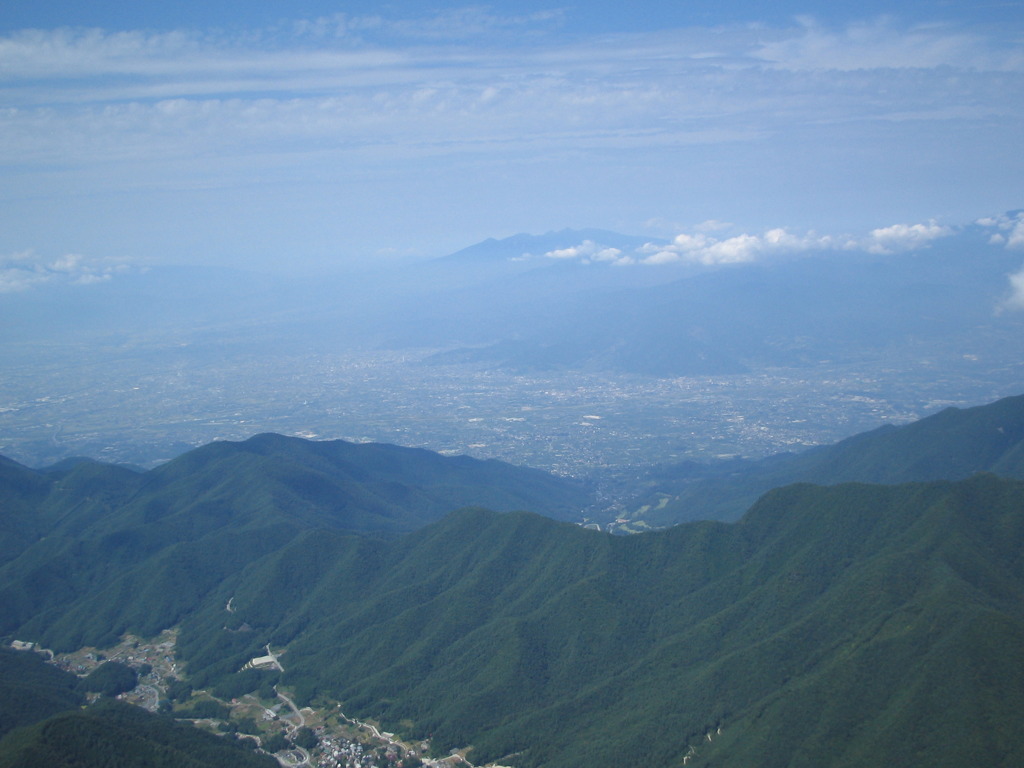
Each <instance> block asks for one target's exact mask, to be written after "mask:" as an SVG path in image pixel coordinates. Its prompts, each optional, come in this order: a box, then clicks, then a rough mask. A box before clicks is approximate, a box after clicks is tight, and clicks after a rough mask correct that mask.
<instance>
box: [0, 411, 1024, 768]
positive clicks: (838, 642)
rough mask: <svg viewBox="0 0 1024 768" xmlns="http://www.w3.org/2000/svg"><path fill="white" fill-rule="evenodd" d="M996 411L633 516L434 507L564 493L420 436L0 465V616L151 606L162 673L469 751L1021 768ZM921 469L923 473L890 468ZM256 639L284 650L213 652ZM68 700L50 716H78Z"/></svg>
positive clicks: (83, 726)
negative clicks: (323, 705)
mask: <svg viewBox="0 0 1024 768" xmlns="http://www.w3.org/2000/svg"><path fill="white" fill-rule="evenodd" d="M1022 409H1024V399H1022V398H1011V399H1009V400H1007V401H1000V402H999V403H994V404H993V405H991V406H986V407H984V408H981V409H969V410H966V411H948V412H943V413H941V414H938V415H937V416H936V417H932V419H931V420H924V421H922V422H919V423H918V425H911V427H915V429H916V430H918V432H917V433H915V431H914V430H913V429H911V428H910V427H906V428H901V429H900V430H882V431H880V432H878V433H869V434H868V435H866V436H863V437H862V438H860V439H859V440H854V441H853V442H848V443H847V444H845V445H844V444H839V446H837V447H834V448H835V450H836V451H837V453H832V454H827V452H824V451H823V452H819V453H818V455H817V457H814V456H811V457H809V458H807V459H806V460H807V461H808V462H810V463H812V464H813V463H815V462H817V463H816V464H815V466H816V467H817V469H816V470H815V471H820V472H822V473H825V472H826V470H827V471H831V472H832V473H833V475H834V476H835V477H836V482H837V484H835V485H814V484H810V483H807V482H803V483H796V484H790V485H785V486H783V487H778V488H775V489H773V490H770V491H768V492H767V493H764V494H763V495H762V496H761V497H760V498H759V499H758V500H757V501H756V503H754V504H753V506H752V507H751V508H750V509H749V511H747V512H746V513H745V514H744V515H743V516H742V517H741V518H740V519H739V520H738V521H736V522H732V523H726V522H716V521H702V522H692V523H686V524H682V525H678V526H675V527H671V528H667V529H665V530H661V531H656V532H652V533H647V534H641V535H634V536H612V535H609V534H607V533H602V532H599V531H593V530H588V529H584V528H581V527H579V526H577V525H574V524H571V523H568V522H560V521H559V520H556V519H551V517H545V516H542V515H540V514H535V513H534V512H523V511H493V510H490V509H486V508H484V507H485V506H486V504H484V503H483V502H480V503H474V504H473V505H472V506H466V505H463V504H458V506H460V507H462V508H455V507H453V508H452V509H451V510H444V507H445V503H446V502H445V501H444V499H447V500H448V501H447V503H450V504H457V503H458V502H460V501H462V500H463V499H465V498H466V497H467V496H470V495H471V494H470V493H469V491H468V490H465V489H472V488H474V487H476V486H478V485H479V486H480V487H486V486H487V484H488V483H491V482H495V474H494V473H497V476H499V477H504V478H505V481H504V482H506V486H505V490H503V491H502V492H501V493H502V494H504V495H505V497H506V499H508V498H513V497H514V498H516V499H518V500H519V501H521V502H523V503H522V506H523V507H524V508H529V504H528V502H529V494H536V495H538V496H542V495H543V494H544V493H545V488H548V489H550V490H551V491H552V493H553V494H554V496H553V498H555V499H557V501H556V503H552V504H551V505H549V507H548V508H547V509H546V510H544V509H542V510H541V511H548V512H549V514H550V515H551V516H555V517H557V516H558V515H559V514H560V513H559V512H558V510H559V509H561V510H563V511H564V510H565V509H566V508H568V506H569V504H570V501H571V500H572V499H577V498H579V497H578V496H574V495H573V494H578V493H580V491H579V490H578V489H576V488H575V487H573V486H571V485H564V484H561V483H560V482H559V481H555V480H553V479H552V480H551V481H550V485H546V484H545V483H546V482H547V481H544V482H541V481H539V480H537V476H536V475H534V474H533V473H531V472H527V473H525V474H519V473H518V470H515V468H508V467H507V465H497V463H492V462H486V463H472V462H470V463H466V462H461V463H458V462H457V463H456V465H449V464H447V463H446V461H447V460H442V459H441V458H440V457H436V458H429V457H428V456H424V455H423V454H422V453H421V452H412V453H408V454H407V453H404V452H403V451H398V452H388V451H383V453H382V454H380V455H376V454H372V455H371V454H367V455H365V456H363V457H362V458H361V459H360V462H361V463H360V464H359V465H358V466H356V467H353V466H352V465H350V464H348V463H346V462H347V459H346V460H345V461H344V462H342V461H341V460H339V459H338V453H337V452H335V450H336V448H337V446H334V447H331V446H332V444H323V445H319V444H310V443H308V442H307V441H293V440H292V439H288V438H279V437H276V436H261V437H259V438H254V439H253V440H252V441H248V442H246V443H237V444H231V443H229V444H215V445H213V446H207V447H206V448H203V449H199V450H198V451H193V452H191V453H189V454H186V455H185V456H183V457H181V458H179V459H177V460H175V461H174V462H171V463H169V464H168V465H165V467H162V468H160V470H153V471H152V472H149V473H135V472H132V471H129V470H125V469H121V468H117V467H109V466H106V465H102V464H97V463H95V462H77V463H73V464H71V465H65V466H62V467H59V468H53V469H51V470H49V471H36V470H29V469H27V468H24V467H20V466H19V465H16V464H14V463H13V462H0V482H2V483H3V485H2V492H3V495H4V498H5V499H10V504H5V505H4V507H3V510H4V514H3V517H4V522H3V526H4V530H5V531H9V532H10V533H11V534H12V535H11V538H10V539H8V540H7V541H8V544H7V549H6V557H7V562H6V563H5V564H4V565H2V566H0V600H2V604H3V605H4V606H5V607H8V609H7V610H5V611H4V613H3V615H2V616H0V621H2V622H3V627H2V631H3V632H4V633H5V634H6V635H7V636H8V637H10V638H15V637H16V638H18V639H21V640H34V641H40V642H42V643H43V644H44V645H46V646H47V647H51V648H54V649H55V650H61V649H67V650H70V649H75V648H78V647H81V646H84V645H95V646H98V647H103V646H104V644H105V643H108V642H110V641H111V640H116V639H117V638H118V637H119V636H120V635H121V634H123V633H125V632H129V631H130V632H133V633H136V634H139V635H143V636H146V635H153V634H155V633H156V632H158V631H160V630H162V629H165V628H167V627H169V626H172V625H177V626H180V628H181V632H180V635H179V638H178V646H177V648H178V653H179V657H180V658H181V659H182V660H184V661H185V662H186V663H187V670H188V679H187V681H186V682H185V683H182V684H181V686H182V690H186V689H187V690H191V689H190V688H188V686H191V687H193V688H195V689H201V688H208V689H212V690H213V691H214V692H216V693H217V694H218V695H220V696H222V697H237V696H239V695H241V694H243V693H246V692H249V691H261V690H262V691H264V692H272V690H273V689H272V686H273V685H274V684H281V685H285V686H287V687H288V688H289V690H290V691H294V696H295V698H296V700H297V701H299V702H300V703H310V702H316V701H322V700H331V701H338V702H340V703H341V704H342V705H343V707H344V709H345V711H346V713H348V714H350V715H353V716H357V717H360V718H375V719H378V720H379V721H380V722H381V723H382V724H383V726H384V727H386V728H387V729H388V730H392V731H395V732H398V733H400V734H401V735H403V736H406V737H416V738H423V737H432V739H433V742H434V747H435V750H437V751H439V752H442V753H443V752H444V751H445V750H447V749H448V748H452V747H465V746H469V745H471V746H472V747H473V750H472V752H471V753H470V759H471V760H472V761H473V762H474V763H476V764H482V763H484V762H487V761H490V760H501V761H502V762H503V763H504V764H512V765H515V766H517V767H518V768H532V767H534V766H537V767H539V766H545V767H549V768H584V766H586V767H587V768H590V767H591V766H594V765H621V766H637V767H638V768H639V767H640V766H643V767H644V768H650V767H651V766H676V765H681V764H683V761H684V758H685V760H686V764H687V765H691V766H693V765H697V766H713V765H723V764H726V765H759V766H780V768H781V766H807V767H808V768H810V767H811V766H861V765H865V764H876V763H879V762H881V763H884V764H898V765H909V766H918V765H920V766H962V765H991V766H1006V767H1007V768H1009V767H1010V766H1017V765H1021V764H1024V651H1022V649H1024V556H1022V554H1021V553H1022V552H1024V482H1022V481H1021V480H1017V479H1013V478H1012V477H1008V476H1002V475H1012V474H1013V473H1014V472H1015V471H1016V470H1015V469H1014V468H1015V467H1018V466H1019V465H1018V464H1016V463H1015V461H1016V459H1015V457H1018V456H1019V454H1020V447H1019V445H1020V437H1021V435H1020V431H1021V430H1020V424H1021V423H1022V422H1024V420H1022V419H1021V415H1020V411H1021V410H1022ZM925 422H928V423H927V424H926V423H925ZM919 425H924V426H919ZM908 435H909V437H908ZM915 435H916V436H915ZM911 438H912V439H911ZM944 441H945V442H944ZM915 443H916V444H917V445H918V446H919V448H918V449H911V448H910V447H908V446H912V445H914V444H915ZM945 443H949V445H948V446H945ZM345 446H346V447H344V448H343V449H342V450H343V451H348V450H349V447H348V444H345ZM944 446H945V447H944ZM360 447H361V446H360ZM914 450H919V451H921V452H924V453H926V454H927V455H928V456H931V458H929V459H927V460H924V461H918V460H917V459H915V455H916V454H915V453H914V452H913V451H914ZM321 452H328V453H330V456H328V457H326V458H325V456H324V455H321ZM385 456H386V457H388V458H387V460H385V458H383V457H385ZM823 456H825V457H831V458H827V460H826V459H824V458H822V457H823ZM942 456H947V457H949V458H948V461H945V463H943V460H942V459H941V457H942ZM858 457H859V458H858ZM406 460H408V461H410V462H411V464H410V466H409V467H408V468H407V469H408V471H406V468H403V464H402V462H403V461H406ZM304 462H308V463H309V466H306V465H305V464H304ZM435 464H436V465H437V466H440V467H444V468H446V469H445V471H449V472H450V474H449V475H448V476H447V479H444V480H443V481H441V480H439V481H437V482H432V481H431V479H430V478H431V477H432V476H433V475H432V473H433V472H434V465H435ZM335 465H337V466H343V467H345V470H344V472H341V471H340V470H338V473H337V474H333V475H332V472H334V471H335V470H332V469H331V467H333V466H335ZM275 467H276V468H275ZM296 467H297V468H296ZM829 467H830V469H829ZM928 467H938V469H937V470H936V473H937V474H940V475H941V474H949V475H950V476H951V477H950V478H948V479H941V478H938V477H926V478H920V479H919V480H918V481H916V482H906V481H905V480H906V479H907V478H906V477H905V476H904V475H905V473H907V472H914V471H921V472H923V471H925V469H926V468H928ZM881 469H885V470H886V471H887V472H888V473H889V474H887V475H886V474H884V473H883V475H882V476H878V477H869V478H867V479H869V480H872V482H871V483H868V482H849V480H850V479H851V477H850V476H848V475H854V476H856V475H858V474H870V473H871V472H879V471H881ZM975 469H982V470H986V471H984V472H981V473H974V470H975ZM477 470H479V471H480V474H479V475H477V476H475V479H474V472H475V471H477ZM844 473H846V474H844ZM401 478H405V479H404V480H401ZM456 479H457V480H458V485H457V487H458V488H461V489H464V490H465V492H463V491H459V492H458V493H456V491H455V490H453V489H454V488H455V487H456ZM534 481H536V482H534ZM883 482H885V483H892V484H882V483H883ZM339 488H340V489H342V490H343V491H344V493H343V495H341V496H336V495H335V494H337V493H341V491H339V490H338V489H339ZM368 489H373V490H372V491H371V490H368ZM425 489H426V490H425ZM556 491H557V493H555V492H556ZM517 494H518V495H517ZM558 494H562V495H558ZM492 498H493V497H492ZM354 499H359V501H358V503H356V502H355V501H353V500H354ZM381 499H386V500H387V503H386V504H385V503H384V502H380V500H381ZM402 499H405V501H404V502H403V501H402ZM371 500H375V501H374V502H373V503H371ZM377 502H380V504H378V505H377V506H374V504H376V503H377ZM406 504H408V507H406V506H405V505H406ZM432 505H433V506H432ZM560 505H561V506H560ZM513 508H514V507H513ZM8 510H10V512H9V513H8ZM360 510H370V511H369V512H367V513H366V514H364V513H363V511H360ZM442 510H444V511H442ZM552 510H554V511H552ZM386 521H390V522H386ZM229 601H230V605H231V610H228V609H227V606H228V603H229ZM268 643H269V644H270V645H272V646H273V647H274V648H275V649H281V650H282V651H283V654H282V656H281V659H282V662H283V665H284V672H283V673H282V672H278V671H261V670H254V669H250V670H246V671H244V672H243V671H241V670H242V667H243V666H244V665H245V664H246V662H247V661H249V660H250V659H251V658H253V657H254V656H259V655H263V653H265V650H264V648H265V646H266V645H267V644H268ZM10 655H11V654H4V655H0V662H3V660H4V658H5V657H7V656H10ZM6 663H8V664H9V663H11V662H9V661H8V662H6ZM36 666H37V667H39V666H40V665H36ZM7 668H9V669H11V670H13V669H14V667H7ZM0 669H5V667H0ZM101 669H103V668H101ZM37 671H38V670H37ZM19 674H21V673H20V672H6V673H4V675H3V676H2V677H4V678H5V679H6V678H8V677H10V676H12V675H13V676H14V677H15V678H17V676H18V675H19ZM39 674H40V675H43V674H44V673H42V672H40V673H39ZM33 675H35V673H33ZM31 687H33V688H34V687H35V685H34V684H33V685H32V686H31ZM38 687H39V690H40V691H45V693H40V696H39V703H38V712H39V714H38V717H50V716H51V715H52V714H53V713H54V712H55V711H60V709H52V707H59V708H65V709H66V708H67V707H75V706H77V702H79V701H80V700H79V699H78V698H77V697H78V696H79V695H80V694H79V693H78V691H77V684H76V685H75V686H72V687H70V688H67V689H64V688H62V687H61V685H60V684H58V683H57V682H55V680H52V681H50V682H45V681H43V680H40V683H39V686H38ZM34 706H35V705H34ZM113 711H115V710H110V711H109V712H113ZM82 712H84V714H82V713H79V712H74V713H73V714H74V715H76V716H77V719H76V718H72V717H71V715H68V716H67V718H71V720H70V723H71V724H70V725H68V723H67V722H66V721H67V718H66V717H65V716H63V715H62V716H60V717H59V718H58V720H59V721H60V722H61V723H63V725H61V726H59V727H60V728H70V729H72V731H74V733H76V734H80V735H81V737H82V738H83V739H86V740H89V739H93V737H92V736H87V735H86V734H87V732H88V729H89V728H90V727H92V726H91V725H90V723H92V720H90V718H93V717H97V716H99V715H97V714H96V713H95V711H93V710H91V709H90V710H84V711H82ZM104 712H106V713H107V714H105V715H104V716H110V714H109V712H108V711H106V710H104ZM117 717H121V716H120V715H117ZM125 717H127V716H125ZM122 719H123V718H122ZM47 722H49V721H47ZM147 722H148V721H147ZM21 724H23V723H14V724H12V725H11V726H9V727H15V726H16V725H21ZM53 727H55V728H57V726H53ZM147 727H148V726H147ZM153 727H154V728H156V726H153ZM32 728H33V729H35V730H32V731H31V733H32V734H34V736H32V737H31V738H32V739H35V740H36V741H39V743H41V744H42V743H44V742H45V743H46V744H50V743H51V742H47V741H46V740H45V739H44V738H43V737H44V733H43V726H42V725H38V724H37V725H36V726H32ZM16 733H17V734H23V733H25V732H23V731H17V732H16ZM47 733H48V732H47ZM55 733H57V734H59V733H62V731H60V730H57V731H55ZM13 737H14V735H13V734H12V736H11V738H13ZM18 738H19V739H22V740H24V739H29V737H28V736H23V735H19V736H18ZM76 738H77V737H76ZM93 740H94V739H93ZM126 741H130V740H129V739H128V737H126ZM19 743H23V744H27V743H28V742H27V741H22V742H19ZM33 743H34V742H33ZM43 748H44V747H42V746H40V747H39V749H43ZM45 748H46V749H49V748H50V747H45ZM147 748H148V747H147ZM167 748H168V750H171V751H169V752H167V754H171V753H172V752H173V747H172V746H168V747H167ZM19 749H20V747H19ZM26 749H27V747H26ZM140 749H142V748H141V747H140ZM12 754H13V753H12ZM19 754H28V753H26V752H24V750H23V751H22V752H20V753H19ZM39 754H43V753H39ZM153 755H154V756H153V758H152V759H153V760H163V759H165V758H164V753H163V752H159V756H158V755H157V752H154V753H153ZM512 755H514V757H510V756H512ZM11 764H12V765H14V764H18V763H11ZM24 764H28V763H24ZM54 764H55V765H61V764H62V763H59V762H58V763H54ZM125 764H130V763H125ZM151 764H162V763H159V762H154V763H151ZM181 764H186V763H181ZM0 765H3V763H0Z"/></svg>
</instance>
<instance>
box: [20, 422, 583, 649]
mask: <svg viewBox="0 0 1024 768" xmlns="http://www.w3.org/2000/svg"><path fill="white" fill-rule="evenodd" d="M0 469H2V470H3V474H2V475H0V482H2V483H3V486H2V488H0V493H2V494H3V496H4V498H5V500H6V499H10V500H11V501H10V503H9V504H8V503H6V501H5V504H4V514H3V516H2V519H3V526H2V527H3V530H4V531H5V532H6V533H8V534H9V536H7V537H5V539H4V546H3V547H2V549H0V553H2V555H3V560H0V601H2V602H3V604H4V605H5V606H6V607H7V610H5V611H4V612H3V614H2V615H0V633H4V634H6V633H10V632H14V631H15V630H19V631H22V632H23V633H29V634H34V633H42V635H41V636H42V637H45V639H46V641H47V642H48V643H49V644H51V645H53V646H54V647H59V648H65V647H68V646H73V645H84V644H100V643H101V641H105V640H110V639H111V638H112V637H117V636H118V635H120V634H121V633H123V632H125V631H127V630H128V628H129V626H133V627H134V628H135V630H136V631H138V632H140V633H142V634H151V633H153V632H157V631H159V630H161V629H163V628H165V627H167V626H170V625H172V624H175V623H177V622H178V621H180V620H181V618H182V617H184V616H185V615H186V614H187V613H188V612H189V611H191V610H194V609H195V608H196V607H197V606H198V604H199V601H200V600H201V598H202V596H203V595H205V594H206V593H207V592H208V591H209V590H211V589H213V588H214V587H215V586H216V585H217V584H219V583H220V581H221V580H222V579H224V578H225V577H226V576H227V575H229V574H233V573H236V572H237V571H238V570H239V569H240V568H242V567H243V566H244V565H245V564H246V563H248V562H250V561H251V560H252V559H254V558H256V557H259V556H261V555H264V554H268V553H270V552H274V551H276V550H278V549H280V548H281V547H283V546H284V545H286V544H287V543H288V542H289V541H290V540H291V539H292V538H294V537H295V536H298V535H299V534H301V533H302V532H303V531H309V530H340V531H353V532H358V533H362V534H368V535H395V534H396V533H398V532H402V531H408V530H412V529H414V528H417V527H420V526H422V525H424V524H425V523H427V522H428V521H430V520H436V519H438V518H440V517H441V516H443V515H444V514H446V513H447V512H449V511H451V510H452V509H457V508H459V507H462V506H466V505H469V504H486V505H489V506H493V507H495V508H497V509H505V510H510V509H519V508H533V509H537V510H540V511H544V512H545V513H547V514H550V515H553V516H562V515H569V514H573V515H575V514H577V513H578V509H579V507H580V506H583V505H585V504H586V503H587V502H588V497H587V496H586V495H585V493H584V492H583V491H582V489H581V488H580V487H579V486H578V485H577V484H576V483H574V482H572V481H569V480H562V479H559V478H556V477H554V476H551V475H548V474H546V473H543V472H539V471H537V470H532V469H526V468H519V467H513V466H511V465H508V464H504V463H502V462H498V461H477V460H474V459H469V458H466V457H457V458H445V457H442V456H439V455H438V454H434V453H431V452H429V451H423V450H415V449H407V448H400V447H398V446H387V445H375V444H366V445H363V444H358V445H357V444H352V443H346V442H344V441H325V442H316V443H314V442H311V441H307V440H302V439H299V438H287V437H282V436H280V435H259V436H256V437H254V438H251V439H250V440H247V441H244V442H241V443H228V442H222V443H213V444H210V445H207V446H204V447H202V448H199V449H196V450H194V451H190V452H188V453H186V454H184V455H182V456H180V457H178V458H177V459H175V460H173V461H171V462H168V463H167V464H165V465H162V466H160V467H158V468H156V469H154V470H151V471H149V472H146V473H137V472H132V471H130V470H127V469H123V468H120V467H115V466H111V465H105V464H100V463H97V462H91V461H85V462H78V463H75V464H73V465H72V466H70V467H67V468H63V469H60V470H55V471H52V472H46V471H43V472H40V471H35V470H30V469H28V468H26V467H21V466H20V465H17V464H16V463H14V462H10V461H7V462H5V463H4V464H3V465H2V467H0ZM4 561H5V562H4ZM112 594H116V595H119V597H118V598H116V599H114V598H112V597H111V595H112ZM44 628H45V630H44Z"/></svg>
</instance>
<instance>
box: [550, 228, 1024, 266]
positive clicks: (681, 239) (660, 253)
mask: <svg viewBox="0 0 1024 768" xmlns="http://www.w3.org/2000/svg"><path fill="white" fill-rule="evenodd" d="M1021 221H1022V222H1024V218H1022V220H1021ZM708 224H709V222H704V223H703V224H700V225H698V226H697V227H696V228H695V231H694V232H692V233H688V232H683V233H681V234H678V235H676V236H675V237H674V238H673V239H672V241H671V242H670V243H668V244H662V243H653V242H652V243H647V244H645V245H643V246H641V247H640V248H638V249H636V251H635V252H634V253H631V254H629V253H626V254H624V253H622V251H620V250H618V249H615V248H605V247H604V246H602V245H601V244H599V243H595V242H593V241H591V240H585V241H584V242H582V243H580V244H579V245H577V246H573V247H571V248H562V249H559V250H555V251H549V252H548V253H546V254H544V255H545V256H546V257H548V258H552V259H577V260H579V261H581V262H584V263H593V262H609V263H614V264H617V265H629V264H644V265H648V266H659V265H664V264H698V265H701V266H718V265H724V264H745V263H750V262H754V261H759V260H762V259H765V258H771V257H775V256H791V255H796V254H801V253H808V252H815V251H816V252H826V251H837V250H842V251H866V252H867V253H875V254H895V253H902V252H905V251H916V250H920V249H922V248H927V247H928V246H929V245H930V244H931V243H932V241H934V240H936V239H937V238H941V237H948V236H950V235H953V234H954V233H955V230H954V229H953V228H951V227H946V226H942V225H939V224H936V223H935V222H934V221H932V222H928V223H927V224H893V225H892V226H888V227H880V228H878V229H873V230H871V232H870V233H869V234H868V235H867V236H866V237H860V238H857V237H853V236H851V235H839V236H835V235H819V234H818V233H816V232H806V233H804V234H794V233H792V232H790V231H789V230H787V229H785V228H782V227H776V228H774V229H769V230H767V231H766V232H764V233H763V234H760V235H752V234H749V233H742V234H738V235H733V236H731V237H723V238H718V237H714V236H712V235H710V234H708V232H709V231H713V230H721V229H724V228H729V227H731V226H732V225H727V224H722V223H720V222H713V224H714V226H708ZM1019 226H1020V229H1021V232H1022V233H1024V223H1020V225H1019ZM1022 244H1024V241H1022Z"/></svg>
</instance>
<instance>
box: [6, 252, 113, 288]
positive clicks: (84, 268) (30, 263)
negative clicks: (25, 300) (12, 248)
mask: <svg viewBox="0 0 1024 768" xmlns="http://www.w3.org/2000/svg"><path fill="white" fill-rule="evenodd" d="M128 269H129V267H128V266H127V265H126V264H123V263H120V264H118V263H111V262H109V261H107V260H101V259H90V258H87V257H85V256H82V255H81V254H77V253H68V254H65V255H63V256H59V257H57V258H44V257H41V256H39V255H37V254H35V253H33V252H32V251H22V252H20V253H12V254H7V255H0V293H15V292H19V291H25V290H28V289H30V288H34V287H36V286H39V285H42V284H44V283H65V284H70V285H92V284H94V283H102V282H106V281H108V280H110V279H111V278H112V277H113V276H114V275H116V274H119V273H122V272H125V271H127V270H128Z"/></svg>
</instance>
